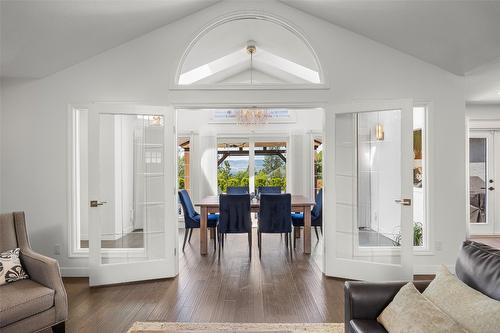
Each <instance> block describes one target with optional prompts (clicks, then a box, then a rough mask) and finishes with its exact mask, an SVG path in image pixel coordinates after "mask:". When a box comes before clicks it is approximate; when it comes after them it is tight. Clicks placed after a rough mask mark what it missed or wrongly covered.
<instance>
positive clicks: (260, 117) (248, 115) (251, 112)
mask: <svg viewBox="0 0 500 333" xmlns="http://www.w3.org/2000/svg"><path fill="white" fill-rule="evenodd" d="M237 119H238V124H240V125H257V124H265V123H266V122H267V120H268V119H269V111H267V110H266V109H261V108H257V107H252V108H247V109H240V110H239V112H238V117H237Z"/></svg>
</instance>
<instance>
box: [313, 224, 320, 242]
mask: <svg viewBox="0 0 500 333" xmlns="http://www.w3.org/2000/svg"><path fill="white" fill-rule="evenodd" d="M314 232H315V233H316V240H319V235H318V227H317V226H314Z"/></svg>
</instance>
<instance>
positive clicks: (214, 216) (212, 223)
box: [187, 214, 219, 228]
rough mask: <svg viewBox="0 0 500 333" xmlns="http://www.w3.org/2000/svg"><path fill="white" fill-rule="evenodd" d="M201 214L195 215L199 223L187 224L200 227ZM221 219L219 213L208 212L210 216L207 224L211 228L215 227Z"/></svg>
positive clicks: (194, 218)
mask: <svg viewBox="0 0 500 333" xmlns="http://www.w3.org/2000/svg"><path fill="white" fill-rule="evenodd" d="M200 219H201V217H200V215H199V214H198V215H196V216H194V217H193V220H194V221H195V222H196V223H197V225H191V224H187V226H188V227H189V228H199V227H200ZM218 221H219V215H217V214H208V217H207V226H208V227H209V228H215V227H217V222H218Z"/></svg>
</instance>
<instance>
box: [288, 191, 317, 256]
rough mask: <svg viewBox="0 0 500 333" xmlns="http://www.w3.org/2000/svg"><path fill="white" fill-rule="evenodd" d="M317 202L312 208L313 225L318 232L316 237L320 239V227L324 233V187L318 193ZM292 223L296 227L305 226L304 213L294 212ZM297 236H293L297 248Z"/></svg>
mask: <svg viewBox="0 0 500 333" xmlns="http://www.w3.org/2000/svg"><path fill="white" fill-rule="evenodd" d="M315 202H316V204H315V205H314V207H313V209H312V210H311V227H314V231H315V233H316V239H318V240H319V234H318V227H319V228H320V231H321V234H323V189H320V190H319V192H318V194H316V200H315ZM292 225H293V228H294V235H295V228H299V229H300V228H302V227H303V226H304V213H292ZM295 240H296V238H295V236H294V237H293V247H294V248H295Z"/></svg>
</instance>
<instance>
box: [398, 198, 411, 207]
mask: <svg viewBox="0 0 500 333" xmlns="http://www.w3.org/2000/svg"><path fill="white" fill-rule="evenodd" d="M394 202H396V203H398V204H401V205H403V206H411V199H401V200H400V199H398V200H394Z"/></svg>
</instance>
